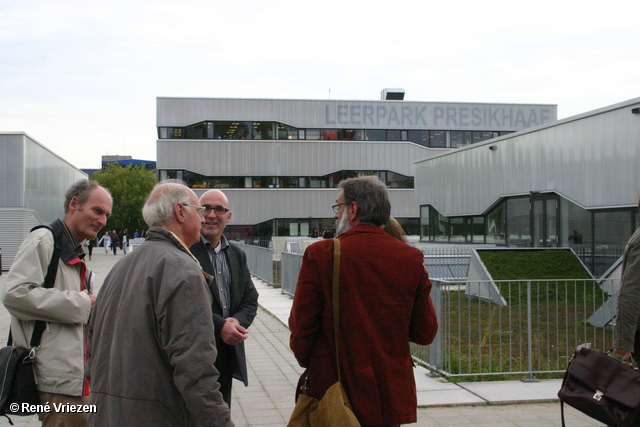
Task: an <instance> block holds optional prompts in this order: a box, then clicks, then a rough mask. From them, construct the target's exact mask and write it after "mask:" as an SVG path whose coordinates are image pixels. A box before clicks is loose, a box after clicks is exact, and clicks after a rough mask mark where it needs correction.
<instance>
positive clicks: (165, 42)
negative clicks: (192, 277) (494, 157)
mask: <svg viewBox="0 0 640 427" xmlns="http://www.w3.org/2000/svg"><path fill="white" fill-rule="evenodd" d="M638 16H640V2H637V1H633V0H625V1H619V0H609V1H607V2H578V1H573V0H555V1H548V0H539V1H530V2H514V1H512V0H509V1H492V0H485V1H478V0H473V1H468V0H458V1H455V2H452V1H437V2H436V1H422V0H393V1H379V0H368V1H361V0H325V1H323V2H319V3H316V2H313V1H304V0H235V1H220V0H208V1H200V0H181V1H180V2H176V1H166V0H154V1H147V0H128V1H121V0H111V1H103V0H94V1H90V2H89V1H86V0H83V1H77V0H56V1H46V0H38V1H36V0H20V1H16V0H0V132H8V131H19V132H26V133H27V134H28V135H29V136H31V137H32V138H34V139H35V140H36V141H38V142H39V143H41V144H42V145H44V146H45V147H47V148H48V149H50V150H51V151H53V152H54V153H56V154H57V155H59V156H61V157H62V158H64V159H65V160H67V161H68V162H70V163H71V164H72V165H74V166H76V167H78V168H99V167H100V161H101V156H102V155H107V154H110V155H114V154H119V155H130V156H132V157H133V158H137V159H144V160H155V159H156V139H157V131H156V97H159V96H175V97H211V98H218V97H221V98H276V99H341V100H379V99H380V92H381V91H382V89H384V88H404V90H405V100H407V101H429V102H488V103H525V104H536V103H539V104H556V105H558V118H559V119H562V118H566V117H570V116H573V115H576V114H580V113H584V112H587V111H591V110H594V109H598V108H601V107H605V106H608V105H612V104H616V103H618V102H622V101H626V100H629V99H633V98H637V97H640V75H639V74H638V73H639V71H640V43H638V34H639V33H638V25H637V20H638V18H637V17H638Z"/></svg>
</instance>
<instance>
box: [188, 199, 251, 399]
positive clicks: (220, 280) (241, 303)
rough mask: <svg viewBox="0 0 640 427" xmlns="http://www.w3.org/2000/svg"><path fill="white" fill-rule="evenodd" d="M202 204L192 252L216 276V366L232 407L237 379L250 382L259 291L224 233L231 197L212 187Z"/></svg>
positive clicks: (243, 259)
mask: <svg viewBox="0 0 640 427" xmlns="http://www.w3.org/2000/svg"><path fill="white" fill-rule="evenodd" d="M200 205H201V206H202V207H203V208H204V212H203V215H204V224H202V228H201V230H200V240H199V241H198V243H196V244H195V245H193V246H192V247H191V253H192V254H193V256H195V257H196V258H197V259H198V261H200V265H201V266H202V269H203V270H204V271H206V272H207V273H209V274H211V275H212V276H213V277H214V279H215V280H214V281H213V282H212V283H211V285H210V286H209V289H210V290H211V295H212V296H213V303H212V304H211V310H212V312H213V323H214V325H215V329H216V345H217V347H218V359H217V360H216V368H218V371H219V372H220V379H219V381H220V392H221V393H222V395H223V396H224V401H225V402H227V404H228V405H229V407H231V386H232V381H233V378H236V379H238V380H240V381H242V382H243V383H244V385H245V386H247V385H249V381H248V376H247V361H246V357H245V351H244V340H245V339H246V338H247V336H248V335H249V331H248V328H249V326H251V323H252V322H253V318H254V317H255V316H256V312H257V309H258V291H256V288H255V286H254V285H253V282H252V281H251V274H250V273H249V268H248V267H247V257H246V255H245V254H244V252H243V251H242V249H240V248H239V247H238V246H236V245H234V244H233V243H229V241H228V240H227V238H226V237H225V236H224V234H223V232H224V229H225V227H226V226H227V224H228V223H229V221H231V216H232V213H231V210H230V209H229V200H227V197H226V196H225V195H224V193H223V192H222V191H220V190H209V191H207V192H205V193H204V194H203V195H202V196H200Z"/></svg>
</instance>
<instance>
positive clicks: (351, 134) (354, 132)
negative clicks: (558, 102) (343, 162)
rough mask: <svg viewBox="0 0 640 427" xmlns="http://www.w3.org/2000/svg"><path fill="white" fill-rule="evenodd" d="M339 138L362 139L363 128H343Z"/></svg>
mask: <svg viewBox="0 0 640 427" xmlns="http://www.w3.org/2000/svg"><path fill="white" fill-rule="evenodd" d="M341 139H345V140H348V141H362V140H363V139H364V130H362V129H344V130H343V131H342V137H341Z"/></svg>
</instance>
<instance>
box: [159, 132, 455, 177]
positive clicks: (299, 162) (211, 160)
mask: <svg viewBox="0 0 640 427" xmlns="http://www.w3.org/2000/svg"><path fill="white" fill-rule="evenodd" d="M157 151H158V162H157V168H158V169H178V170H180V169H184V170H188V171H191V172H195V173H199V174H202V175H205V176H263V175H264V176H323V175H327V174H330V173H334V172H336V171H340V170H389V171H392V172H395V173H399V174H402V175H405V176H413V175H414V168H415V165H414V161H415V160H416V159H421V158H425V157H432V156H435V155H439V154H442V153H445V152H448V151H450V149H438V148H427V147H422V146H420V145H418V144H414V143H411V142H371V141H300V140H282V141H244V140H193V139H191V140H189V139H181V140H173V139H160V140H158V144H157Z"/></svg>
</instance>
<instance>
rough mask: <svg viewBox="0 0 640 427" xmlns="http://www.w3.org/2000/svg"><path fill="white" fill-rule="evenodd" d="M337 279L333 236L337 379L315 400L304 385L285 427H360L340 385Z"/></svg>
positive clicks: (337, 250) (337, 242)
mask: <svg viewBox="0 0 640 427" xmlns="http://www.w3.org/2000/svg"><path fill="white" fill-rule="evenodd" d="M339 279H340V240H338V239H333V334H334V337H335V341H336V363H337V369H338V381H337V382H336V383H335V384H333V385H332V386H331V387H329V389H327V392H326V393H325V394H324V396H322V399H320V400H318V399H316V398H313V397H311V396H308V395H307V394H306V384H307V383H308V379H309V377H308V376H307V378H306V379H305V386H303V387H302V389H301V393H300V395H299V396H298V400H297V401H296V406H295V408H294V409H293V413H292V414H291V419H290V420H289V423H288V424H287V427H336V426H341V427H360V423H359V422H358V419H357V418H356V416H355V415H354V413H353V407H352V406H351V402H350V401H349V397H347V393H346V391H345V390H344V387H343V386H342V376H341V374H340V334H339V330H340V328H339V321H340V315H339V312H340V311H339V288H338V286H339Z"/></svg>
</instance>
